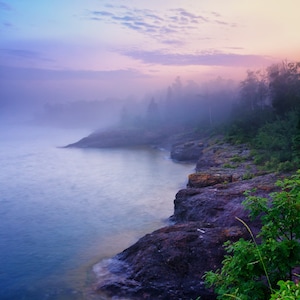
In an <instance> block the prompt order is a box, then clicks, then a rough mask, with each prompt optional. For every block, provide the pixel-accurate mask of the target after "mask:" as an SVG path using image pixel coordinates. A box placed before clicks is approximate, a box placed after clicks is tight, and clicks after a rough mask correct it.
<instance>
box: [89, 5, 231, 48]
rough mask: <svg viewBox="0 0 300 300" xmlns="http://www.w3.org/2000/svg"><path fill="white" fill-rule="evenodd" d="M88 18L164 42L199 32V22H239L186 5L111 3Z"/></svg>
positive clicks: (225, 23)
mask: <svg viewBox="0 0 300 300" xmlns="http://www.w3.org/2000/svg"><path fill="white" fill-rule="evenodd" d="M88 18H89V19H90V20H94V21H105V22H107V23H112V24H119V25H121V26H123V27H124V28H126V29H129V30H134V31H136V32H138V33H140V34H143V35H146V36H147V37H150V38H152V39H155V40H157V41H159V42H161V43H165V41H169V40H177V41H179V40H181V41H184V40H186V39H188V37H190V36H191V35H193V34H194V35H196V36H199V26H205V25H207V24H211V25H215V26H226V27H228V26H230V27H233V26H236V24H233V23H230V22H227V21H226V20H224V19H223V17H222V16H220V15H219V14H217V13H215V12H208V13H206V14H205V15H204V14H198V13H194V12H191V11H188V10H186V9H183V8H176V9H168V10H165V11H157V10H150V9H136V8H129V7H128V6H113V5H110V6H106V10H102V11H97V10H95V11H90V12H89V15H88ZM200 28H201V27H200Z"/></svg>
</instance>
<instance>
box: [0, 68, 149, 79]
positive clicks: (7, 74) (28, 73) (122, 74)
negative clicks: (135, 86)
mask: <svg viewBox="0 0 300 300" xmlns="http://www.w3.org/2000/svg"><path fill="white" fill-rule="evenodd" d="M0 77H1V79H2V80H24V81H27V80H36V81H41V80H54V81H56V80H104V81H105V80H118V79H122V78H123V79H136V78H142V77H148V75H145V74H143V73H141V72H139V71H138V70H135V69H120V70H110V71H83V70H49V69H35V68H19V67H7V66H0Z"/></svg>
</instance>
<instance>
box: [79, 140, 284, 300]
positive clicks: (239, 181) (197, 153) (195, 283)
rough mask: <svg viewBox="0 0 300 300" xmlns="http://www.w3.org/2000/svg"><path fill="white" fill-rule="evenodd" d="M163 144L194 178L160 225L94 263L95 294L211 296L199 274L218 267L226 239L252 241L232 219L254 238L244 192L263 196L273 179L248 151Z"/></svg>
mask: <svg viewBox="0 0 300 300" xmlns="http://www.w3.org/2000/svg"><path fill="white" fill-rule="evenodd" d="M102 137H103V136H102ZM144 141H145V140H143V142H144ZM157 141H158V140H157ZM162 142H165V144H166V139H165V138H161V139H159V143H162ZM81 143H82V141H81ZM84 143H87V141H86V140H84ZM101 143H102V144H103V143H104V139H103V140H102V142H101ZM167 143H168V144H169V145H170V144H172V146H171V148H170V156H171V158H172V159H174V160H177V161H194V162H195V163H196V168H195V173H193V174H190V175H189V178H188V184H187V187H186V188H185V189H182V190H180V191H179V192H178V193H177V194H176V197H175V200H174V214H173V215H172V216H171V217H170V219H169V224H168V225H167V226H166V227H164V228H161V229H159V230H156V231H154V232H152V233H150V234H147V235H145V236H144V237H142V238H141V239H140V240H138V241H137V242H136V243H135V244H134V245H132V246H131V247H129V248H128V249H126V250H124V251H123V252H121V253H119V254H118V255H116V256H115V257H113V258H112V259H110V260H105V261H102V262H100V263H99V264H98V265H97V266H95V268H96V270H95V272H96V274H98V276H97V283H96V284H95V292H96V293H97V292H101V293H103V292H105V293H106V294H107V295H109V296H111V297H113V296H116V297H121V298H123V299H124V298H126V299H150V300H152V299H153V300H155V299H165V300H168V299H183V300H185V299H186V300H191V299H197V298H198V297H201V299H202V300H205V299H216V295H215V294H214V293H213V291H212V290H210V289H207V288H206V286H205V284H204V280H203V275H204V274H205V272H206V271H209V270H216V269H218V268H220V267H221V262H222V260H223V258H224V247H223V244H224V242H225V241H227V240H231V241H236V240H238V239H239V238H241V237H243V238H245V239H248V238H249V237H250V236H249V233H248V232H247V230H246V228H245V227H244V225H243V224H241V223H240V222H239V221H238V220H237V219H236V217H238V218H240V219H243V220H244V221H245V222H246V223H247V224H248V225H249V226H250V227H251V229H252V230H253V232H254V233H255V232H257V231H258V230H259V228H260V224H259V223H257V222H253V221H251V220H250V219H249V218H248V214H247V212H246V211H245V209H244V207H243V206H242V204H241V203H242V201H243V200H244V199H245V195H244V192H245V191H248V190H253V189H255V194H257V195H260V196H264V197H267V196H268V195H269V193H270V192H272V191H274V190H275V187H274V183H275V182H276V181H277V180H278V176H279V175H275V174H266V173H262V172H261V171H259V170H258V169H257V167H256V166H255V165H254V164H253V162H252V158H251V155H250V151H249V149H247V147H246V146H244V145H240V146H232V145H230V144H227V143H225V142H223V139H222V137H215V138H208V137H204V136H202V137H201V136H198V135H195V134H185V135H181V136H178V135H177V136H176V137H171V138H170V137H169V138H168V142H167ZM82 145H83V144H81V146H82ZM85 145H87V144H85ZM94 145H95V143H94ZM98 145H99V144H98ZM87 147H89V146H87ZM117 299H118V298H117Z"/></svg>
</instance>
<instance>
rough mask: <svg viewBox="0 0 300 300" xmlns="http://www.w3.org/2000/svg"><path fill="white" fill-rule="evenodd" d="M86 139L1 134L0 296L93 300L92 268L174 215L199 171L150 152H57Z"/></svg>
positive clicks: (33, 132) (68, 134)
mask: <svg viewBox="0 0 300 300" xmlns="http://www.w3.org/2000/svg"><path fill="white" fill-rule="evenodd" d="M88 133H89V132H84V131H71V130H59V129H51V130H50V129H45V128H33V127H30V128H29V127H15V128H9V129H8V128H1V132H0V166H1V171H0V220H1V222H0V251H1V255H0V265H1V268H0V299H24V300H27V299H30V300H35V299H38V300H41V299H51V300H52V299H53V300H58V299H65V300H66V299H88V298H90V299H94V296H93V295H91V294H90V290H89V286H90V285H91V284H92V281H93V272H92V270H93V266H94V265H95V264H96V263H97V262H99V261H101V260H102V259H105V258H109V257H112V256H113V255H115V254H116V253H118V252H120V251H122V250H123V249H125V248H126V247H128V246H130V245H131V244H132V243H134V242H135V241H136V240H137V239H138V238H140V237H141V236H143V235H144V234H145V233H149V232H151V231H153V230H155V229H157V228H159V227H162V226H164V225H165V220H166V219H167V218H168V217H169V216H170V215H171V214H172V213H173V199H174V197H175V194H176V192H177V191H178V190H179V189H180V188H183V187H184V186H185V184H186V178H187V175H188V174H189V173H191V172H192V171H193V168H194V165H192V164H178V163H175V162H173V161H171V160H170V159H169V153H168V152H166V151H162V150H157V149H150V148H132V149H64V148H59V146H63V145H66V144H68V143H71V142H74V141H76V140H78V139H79V138H81V137H83V136H85V135H87V134H88ZM98 299H100V297H98Z"/></svg>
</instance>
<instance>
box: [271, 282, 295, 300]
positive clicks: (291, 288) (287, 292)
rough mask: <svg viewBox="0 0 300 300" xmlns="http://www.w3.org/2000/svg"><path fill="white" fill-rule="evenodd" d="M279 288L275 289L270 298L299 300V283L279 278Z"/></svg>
mask: <svg viewBox="0 0 300 300" xmlns="http://www.w3.org/2000/svg"><path fill="white" fill-rule="evenodd" d="M278 285H279V287H280V289H279V290H278V291H275V292H274V293H273V294H272V295H271V298H270V300H280V299H282V300H299V299H300V286H299V283H297V284H296V283H295V282H293V281H290V280H287V281H283V280H280V281H279V282H278Z"/></svg>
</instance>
